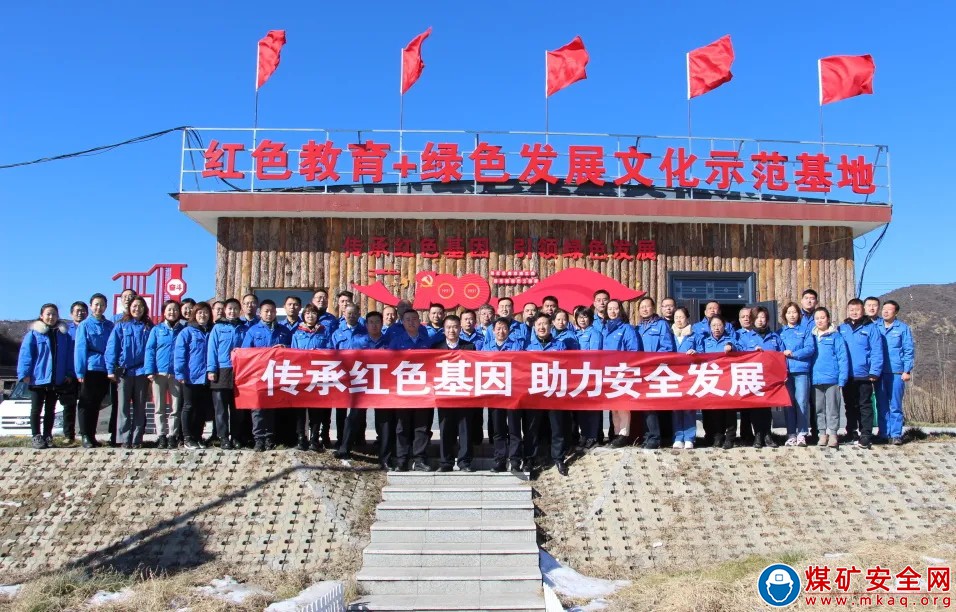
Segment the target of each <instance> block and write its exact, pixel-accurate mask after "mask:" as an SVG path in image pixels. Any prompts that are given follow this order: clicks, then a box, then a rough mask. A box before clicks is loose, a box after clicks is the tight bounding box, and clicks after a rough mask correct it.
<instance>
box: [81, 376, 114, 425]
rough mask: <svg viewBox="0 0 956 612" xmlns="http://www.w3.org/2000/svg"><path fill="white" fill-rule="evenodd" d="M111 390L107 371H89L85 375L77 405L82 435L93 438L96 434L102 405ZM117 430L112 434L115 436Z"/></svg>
mask: <svg viewBox="0 0 956 612" xmlns="http://www.w3.org/2000/svg"><path fill="white" fill-rule="evenodd" d="M114 386H115V385H114ZM109 392H110V379H109V378H107V377H106V372H87V373H86V376H84V377H83V384H81V385H80V395H79V398H78V407H77V412H78V414H77V417H78V419H79V422H80V423H79V425H80V435H81V436H89V437H91V438H92V437H95V436H96V426H97V423H98V422H99V420H100V405H101V404H102V403H103V398H104V397H106V394H107V393H109ZM117 403H118V402H117ZM113 425H114V426H115V425H116V424H115V423H114V424H113ZM115 431H116V430H115V429H114V430H113V432H114V433H113V434H111V435H114V436H115V435H116V433H115Z"/></svg>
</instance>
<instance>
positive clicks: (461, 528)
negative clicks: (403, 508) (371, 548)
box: [372, 517, 538, 544]
mask: <svg viewBox="0 0 956 612" xmlns="http://www.w3.org/2000/svg"><path fill="white" fill-rule="evenodd" d="M537 538H538V532H537V526H536V525H535V523H534V520H533V519H532V518H531V517H528V518H527V519H523V520H517V521H505V520H502V521H495V522H493V523H490V522H489V523H486V522H482V521H480V520H472V521H429V522H427V523H424V522H421V521H389V522H382V521H378V522H375V523H373V524H372V543H373V544H378V543H381V544H384V543H424V544H431V543H434V544H439V543H445V542H461V543H472V544H474V543H492V542H524V543H536V542H537Z"/></svg>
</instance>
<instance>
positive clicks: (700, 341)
mask: <svg viewBox="0 0 956 612" xmlns="http://www.w3.org/2000/svg"><path fill="white" fill-rule="evenodd" d="M695 337H696V338H697V352H698V353H723V352H724V350H725V349H724V347H725V346H727V345H730V348H731V349H732V350H735V351H736V350H739V349H738V348H737V344H736V342H735V341H734V336H733V334H724V335H723V336H721V337H720V338H714V334H707V335H706V336H700V335H696V334H695Z"/></svg>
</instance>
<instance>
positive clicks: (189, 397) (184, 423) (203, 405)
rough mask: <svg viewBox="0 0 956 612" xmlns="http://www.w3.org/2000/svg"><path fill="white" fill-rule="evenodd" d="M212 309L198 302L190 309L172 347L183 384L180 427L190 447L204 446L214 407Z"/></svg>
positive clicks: (174, 363) (180, 380)
mask: <svg viewBox="0 0 956 612" xmlns="http://www.w3.org/2000/svg"><path fill="white" fill-rule="evenodd" d="M211 321H212V308H211V307H210V306H209V304H208V303H207V302H199V303H198V304H196V305H195V306H193V308H192V309H191V310H190V317H189V320H188V321H187V323H186V325H185V326H184V327H183V329H182V331H180V332H179V335H178V336H176V343H175V346H174V348H173V374H174V375H175V376H176V380H178V381H179V384H180V385H182V391H183V410H182V413H181V415H180V427H181V428H182V433H183V446H184V447H185V448H186V449H187V450H198V449H201V448H205V444H204V443H203V441H202V430H203V424H204V423H205V414H206V412H207V411H208V410H209V409H210V407H211V406H212V397H211V395H210V392H209V378H208V367H207V359H208V354H209V350H208V337H209V332H210V322H211Z"/></svg>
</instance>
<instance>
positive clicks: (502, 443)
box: [488, 408, 511, 464]
mask: <svg viewBox="0 0 956 612" xmlns="http://www.w3.org/2000/svg"><path fill="white" fill-rule="evenodd" d="M510 412H511V411H510V410H506V409H504V408H489V409H488V436H489V437H490V438H491V441H492V442H493V443H494V447H495V463H498V464H501V463H504V462H505V461H506V460H507V459H508V414H509V413H510Z"/></svg>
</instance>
